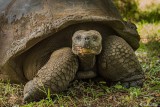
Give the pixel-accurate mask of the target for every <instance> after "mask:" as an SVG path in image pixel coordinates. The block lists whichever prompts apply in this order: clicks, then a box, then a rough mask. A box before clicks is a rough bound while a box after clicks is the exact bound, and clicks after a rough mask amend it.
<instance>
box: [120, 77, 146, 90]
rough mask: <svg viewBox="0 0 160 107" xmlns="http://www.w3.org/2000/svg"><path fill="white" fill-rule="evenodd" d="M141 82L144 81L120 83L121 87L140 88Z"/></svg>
mask: <svg viewBox="0 0 160 107" xmlns="http://www.w3.org/2000/svg"><path fill="white" fill-rule="evenodd" d="M143 82H144V79H140V80H134V81H126V82H122V86H123V87H125V88H130V87H142V86H143Z"/></svg>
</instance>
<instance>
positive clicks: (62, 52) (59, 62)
mask: <svg viewBox="0 0 160 107" xmlns="http://www.w3.org/2000/svg"><path fill="white" fill-rule="evenodd" d="M77 70H78V61H77V58H76V56H75V55H74V54H73V53H72V51H71V49H70V48H62V49H59V50H57V51H55V52H53V53H52V55H51V57H50V59H49V60H48V62H47V63H46V64H45V65H44V66H43V67H42V68H41V69H40V70H39V71H38V73H37V74H36V76H35V77H34V78H33V80H31V81H29V82H28V83H27V84H26V85H25V87H24V101H28V102H30V101H35V100H39V99H41V98H44V97H46V95H47V92H48V89H50V91H51V94H54V93H58V92H61V91H64V90H65V89H66V88H67V87H68V85H69V83H70V82H71V81H72V80H73V79H74V77H75V74H76V71H77Z"/></svg>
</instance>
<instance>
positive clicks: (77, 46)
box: [72, 30, 102, 55]
mask: <svg viewBox="0 0 160 107" xmlns="http://www.w3.org/2000/svg"><path fill="white" fill-rule="evenodd" d="M101 50H102V37H101V34H100V33H99V32H98V31H96V30H89V31H86V30H78V31H76V32H75V33H74V34H73V37H72V51H73V53H74V54H76V55H98V54H99V53H100V52H101Z"/></svg>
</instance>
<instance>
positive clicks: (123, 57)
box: [98, 35, 144, 87]
mask: <svg viewBox="0 0 160 107" xmlns="http://www.w3.org/2000/svg"><path fill="white" fill-rule="evenodd" d="M103 40H104V41H103V48H102V52H101V54H100V55H99V57H98V64H99V66H98V67H99V74H100V75H101V76H102V77H104V78H105V79H109V80H111V81H113V82H117V81H120V82H121V83H124V85H125V87H130V86H142V84H143V81H144V73H143V71H142V68H141V66H140V64H139V61H138V59H137V57H136V55H135V53H134V51H133V49H132V48H131V47H130V46H129V45H128V43H127V42H126V41H125V40H123V39H122V38H120V37H118V36H114V35H111V36H108V37H106V38H104V39H103Z"/></svg>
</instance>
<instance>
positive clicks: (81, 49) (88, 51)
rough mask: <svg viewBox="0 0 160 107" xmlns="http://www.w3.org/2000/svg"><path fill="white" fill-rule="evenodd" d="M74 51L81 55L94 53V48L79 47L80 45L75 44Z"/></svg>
mask: <svg viewBox="0 0 160 107" xmlns="http://www.w3.org/2000/svg"><path fill="white" fill-rule="evenodd" d="M74 51H76V52H77V54H81V55H85V54H94V53H96V52H95V51H94V50H92V49H89V48H84V47H80V46H76V47H75V48H74Z"/></svg>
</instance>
